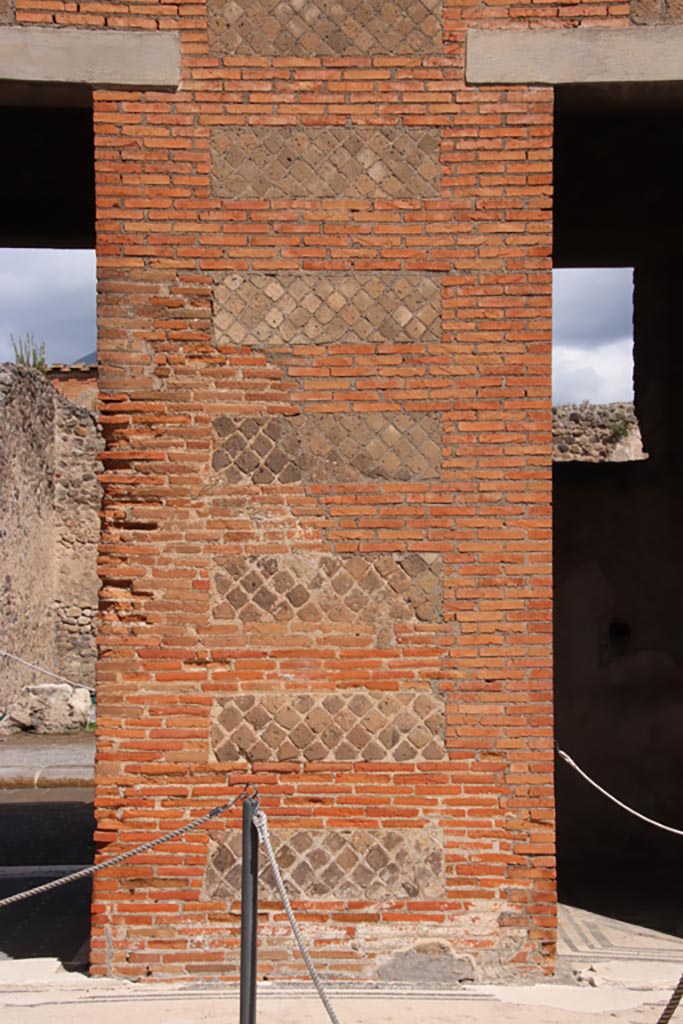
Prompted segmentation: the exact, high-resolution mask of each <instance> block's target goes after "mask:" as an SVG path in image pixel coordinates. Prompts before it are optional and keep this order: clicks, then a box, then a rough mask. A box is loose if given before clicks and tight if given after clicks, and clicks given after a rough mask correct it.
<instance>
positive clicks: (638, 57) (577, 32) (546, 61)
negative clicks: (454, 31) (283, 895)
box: [466, 25, 683, 85]
mask: <svg viewBox="0 0 683 1024" xmlns="http://www.w3.org/2000/svg"><path fill="white" fill-rule="evenodd" d="M466 77H467V81H468V82H469V83H470V84H471V85H570V84H587V83H591V82H680V81H683V26H678V25H662V26H655V27H645V26H644V27H641V26H629V27H625V28H568V29H519V30H515V29H509V30H508V29H491V30H486V29H471V30H470V31H469V32H468V33H467V63H466Z"/></svg>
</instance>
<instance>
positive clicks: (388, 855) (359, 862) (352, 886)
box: [204, 828, 446, 905]
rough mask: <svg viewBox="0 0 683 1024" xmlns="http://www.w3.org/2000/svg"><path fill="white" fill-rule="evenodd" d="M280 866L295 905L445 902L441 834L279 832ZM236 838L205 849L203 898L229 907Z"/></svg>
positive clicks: (262, 880)
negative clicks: (323, 901)
mask: <svg viewBox="0 0 683 1024" xmlns="http://www.w3.org/2000/svg"><path fill="white" fill-rule="evenodd" d="M273 838H274V842H273V850H274V852H275V856H276V857H277V861H278V864H279V865H280V866H281V869H282V870H283V871H286V873H287V887H288V893H289V896H290V898H294V899H298V900H315V899H328V900H329V899H332V900H336V899H349V900H363V901H364V902H366V903H367V902H378V901H381V900H396V899H399V900H400V899H405V898H406V896H408V897H410V898H411V899H421V900H438V899H443V898H444V895H445V891H446V885H445V882H446V879H445V872H444V866H445V865H444V861H445V858H444V847H443V835H442V834H441V833H440V832H438V831H428V830H426V829H425V830H422V829H420V830H418V829H404V830H401V831H398V830H395V829H367V828H360V829H347V830H343V831H342V830H339V829H337V830H330V831H323V830H322V829H306V830H305V831H303V830H302V831H291V830H288V829H279V830H278V831H277V832H276V833H274V834H273ZM241 846H242V843H241V836H240V833H239V832H235V831H232V832H229V833H227V834H226V835H224V836H223V837H221V838H217V839H213V840H211V841H210V842H209V854H208V858H207V869H206V876H205V878H204V892H205V893H206V895H207V897H208V898H209V899H211V900H222V901H227V902H228V904H229V905H230V904H232V905H234V903H235V901H236V900H237V899H238V898H239V895H240V884H241V875H242V849H241ZM259 885H260V887H261V888H260V891H261V896H262V898H263V899H265V900H271V901H277V900H278V898H279V897H278V895H277V889H276V887H275V880H274V878H273V875H272V871H271V869H270V867H269V866H268V865H266V866H265V870H264V871H263V873H262V874H261V875H260V877H259Z"/></svg>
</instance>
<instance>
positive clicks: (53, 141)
mask: <svg viewBox="0 0 683 1024" xmlns="http://www.w3.org/2000/svg"><path fill="white" fill-rule="evenodd" d="M40 95H41V97H42V96H44V94H43V93H42V91H41V93H40ZM9 98H10V97H9V96H8V94H6V93H3V92H2V91H0V103H5V104H7V102H8V99H9ZM11 98H14V99H17V98H21V99H23V100H24V101H25V102H24V103H22V104H20V105H1V106H0V132H1V133H2V138H3V140H4V159H3V160H2V165H1V166H0V189H1V190H2V195H3V197H4V200H5V202H4V209H3V215H2V219H1V220H0V246H2V247H7V248H36V249H37V248H45V249H93V248H94V247H95V164H94V150H93V128H92V109H91V106H90V104H89V103H88V104H87V105H86V106H82V105H73V104H74V103H75V102H76V101H78V103H83V102H84V98H83V97H82V95H81V94H80V93H75V94H74V93H70V92H68V91H67V92H62V91H60V92H59V93H58V94H57V95H56V96H55V97H54V98H55V100H56V101H58V103H59V104H65V103H66V102H67V100H68V101H69V102H70V103H71V105H68V106H66V105H53V106H47V105H43V106H33V105H27V103H28V102H29V101H32V102H35V100H36V93H34V92H31V91H23V92H21V93H20V94H19V95H18V96H17V95H16V94H13V95H12V97H11Z"/></svg>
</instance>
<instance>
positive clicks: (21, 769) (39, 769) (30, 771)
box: [0, 732, 95, 790]
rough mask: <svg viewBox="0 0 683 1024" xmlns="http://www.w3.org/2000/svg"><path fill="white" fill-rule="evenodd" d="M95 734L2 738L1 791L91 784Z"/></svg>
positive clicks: (0, 741)
mask: <svg viewBox="0 0 683 1024" xmlns="http://www.w3.org/2000/svg"><path fill="white" fill-rule="evenodd" d="M94 764H95V733H94V732H73V733H66V734H64V735H60V736H50V735H36V734H30V733H17V734H15V735H11V736H8V737H6V738H1V739H0V790H16V789H33V788H37V789H54V788H60V789H65V788H80V787H91V786H92V785H93V778H94Z"/></svg>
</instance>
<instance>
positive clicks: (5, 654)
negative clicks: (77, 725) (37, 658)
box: [0, 649, 95, 693]
mask: <svg viewBox="0 0 683 1024" xmlns="http://www.w3.org/2000/svg"><path fill="white" fill-rule="evenodd" d="M0 657H2V658H11V659H12V661H18V662H19V664H20V665H25V666H26V668H32V669H35V671H36V672H42V673H43V675H44V676H50V678H51V679H58V680H59V682H60V683H68V684H69V686H76V687H78V688H80V689H81V690H88V691H89V692H90V693H94V692H95V687H94V686H88V685H87V684H86V683H76V682H74V680H73V679H67V678H66V676H60V675H57V673H56V672H50V671H49V670H48V669H46V668H41V666H40V665H34V664H33V662H32V661H25V660H24V659H23V658H18V657H17V655H16V654H10V652H9V651H3V650H2V649H0Z"/></svg>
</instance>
